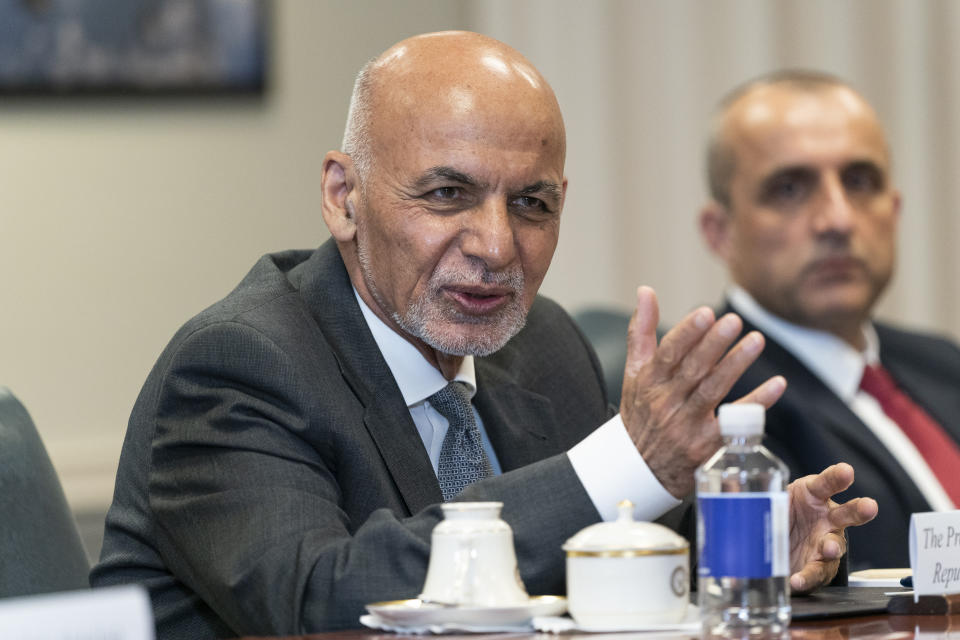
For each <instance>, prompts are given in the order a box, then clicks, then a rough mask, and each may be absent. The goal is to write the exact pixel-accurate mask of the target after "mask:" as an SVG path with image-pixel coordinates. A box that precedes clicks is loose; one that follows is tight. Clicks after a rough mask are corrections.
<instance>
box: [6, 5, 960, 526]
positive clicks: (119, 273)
mask: <svg viewBox="0 0 960 640" xmlns="http://www.w3.org/2000/svg"><path fill="white" fill-rule="evenodd" d="M118 1H119V0H118ZM275 9H276V11H275V29H274V32H275V34H274V35H275V38H274V41H275V52H274V53H275V57H274V60H273V76H272V83H273V86H272V87H271V90H270V92H269V94H268V96H267V97H266V99H265V100H263V101H261V102H256V101H254V102H249V101H248V102H231V101H226V100H210V99H202V100H180V101H169V100H159V101H150V100H138V101H107V100H97V101H90V100H85V101H75V100H67V99H63V100H53V101H43V100H33V101H29V102H24V101H22V100H13V99H0V273H2V274H3V277H2V278H0V304H2V306H0V384H5V385H7V386H10V387H11V388H12V389H13V390H14V392H15V393H16V394H17V395H18V396H19V397H20V398H21V399H22V400H23V401H24V403H25V404H26V405H27V407H28V408H29V409H30V410H31V412H32V413H33V416H34V419H35V420H36V422H37V423H38V424H39V426H40V428H41V431H42V434H43V436H44V438H45V440H46V443H47V445H48V447H49V449H50V451H51V454H52V457H53V459H54V463H55V465H56V466H57V468H58V470H59V471H60V473H61V476H62V477H63V480H64V484H65V486H66V489H67V493H68V497H69V499H70V500H71V502H72V503H73V505H74V506H75V508H80V509H83V508H102V506H104V505H105V504H106V502H107V501H108V500H109V497H110V494H111V492H112V483H113V474H114V471H115V468H116V460H117V456H118V454H119V448H120V443H121V439H122V436H123V433H124V430H125V427H126V421H127V417H128V415H129V412H130V408H131V407H132V405H133V402H134V400H135V398H136V395H137V393H138V391H139V389H140V386H141V384H142V383H143V381H144V379H145V377H146V375H147V372H148V371H149V368H150V367H151V366H152V364H153V362H154V361H155V359H156V357H157V355H158V354H159V352H160V350H161V349H162V348H163V346H164V344H166V342H167V340H168V339H169V338H170V336H171V335H172V334H173V332H174V331H175V330H176V328H177V327H178V326H179V325H180V324H181V323H182V322H183V321H184V320H186V319H187V318H188V317H190V316H191V315H193V314H194V313H196V312H197V311H199V310H200V309H202V308H203V307H205V306H207V305H208V304H210V303H212V302H213V301H215V300H216V299H218V298H220V297H221V296H223V295H224V294H226V293H227V292H228V291H229V290H230V289H231V288H232V287H233V286H234V285H235V284H236V283H237V282H238V281H239V279H240V278H241V277H242V276H243V274H244V273H245V272H246V270H247V269H248V268H249V267H250V266H251V265H252V264H253V262H254V261H255V260H256V258H257V257H258V256H259V255H261V254H262V253H264V252H267V251H273V250H278V249H284V248H290V247H310V246H316V245H318V244H319V243H320V242H322V241H323V240H324V239H325V238H326V237H327V233H326V231H325V229H324V226H323V222H322V220H321V217H320V212H319V202H320V194H319V179H318V178H319V176H318V171H319V166H320V161H321V158H322V157H323V154H324V152H325V151H326V150H328V149H329V148H333V147H336V146H338V145H339V138H340V134H341V130H342V126H343V119H344V117H345V112H346V107H347V103H348V99H349V93H350V88H351V85H352V79H353V75H354V73H355V72H356V70H357V69H358V68H359V67H360V65H361V64H362V63H363V62H364V61H365V60H367V59H368V58H370V57H372V56H374V55H376V54H377V53H379V52H380V51H382V50H383V49H384V48H386V47H387V46H389V45H390V44H392V43H393V42H395V41H397V40H399V39H401V38H403V37H405V36H407V35H411V34H413V33H418V32H422V31H430V30H435V29H441V28H456V27H464V26H469V27H470V28H473V29H475V30H478V31H482V32H485V33H489V34H490V35H493V36H495V37H499V38H501V39H503V40H505V41H506V42H508V43H510V44H512V45H513V46H515V47H517V48H518V49H519V50H521V51H522V52H524V53H525V54H526V55H527V56H528V57H529V58H530V59H531V60H532V61H533V62H534V63H535V64H536V65H537V66H538V67H540V69H541V70H542V71H543V73H544V75H545V76H546V77H547V78H548V80H550V81H551V83H552V84H553V85H554V88H555V89H556V92H557V95H558V97H559V100H560V104H561V108H562V109H563V111H564V115H565V118H566V121H567V132H568V136H569V145H568V158H567V173H568V175H569V177H570V192H569V198H568V201H567V206H566V210H565V212H564V221H563V226H562V231H561V244H560V247H559V250H558V254H557V256H556V258H555V259H554V264H553V266H552V268H551V272H550V274H549V275H548V278H547V281H546V282H545V285H544V291H545V292H546V293H548V294H549V295H551V296H553V297H555V298H556V299H558V300H559V301H560V302H561V303H562V304H564V305H565V306H567V307H568V308H569V309H576V308H578V307H581V306H583V305H592V304H603V305H614V306H620V307H624V308H627V307H629V305H630V304H631V302H632V295H633V290H634V288H635V287H636V285H637V284H640V283H647V284H651V285H653V286H655V287H656V288H657V289H658V291H659V293H660V295H661V302H662V305H661V308H662V310H663V317H664V320H665V322H667V323H670V322H672V321H675V320H676V319H678V318H679V317H680V315H681V314H682V313H683V312H684V311H686V310H687V309H689V308H691V307H692V306H694V305H697V304H703V303H708V304H709V303H715V302H718V301H719V299H720V291H721V289H722V286H723V283H724V280H725V279H724V276H723V273H722V268H721V267H720V265H719V264H717V263H716V262H715V261H714V260H713V259H711V258H710V257H709V256H708V255H707V252H706V250H705V249H704V247H703V244H702V243H701V241H700V239H699V237H698V236H697V233H696V230H695V228H694V219H695V213H696V210H697V207H698V206H699V205H700V203H701V202H702V201H703V198H704V189H703V186H702V178H701V158H700V154H701V145H702V138H703V131H704V124H705V121H706V118H707V115H708V114H709V112H710V110H711V108H712V106H713V104H714V103H715V101H716V100H717V99H718V98H719V97H720V95H721V94H722V93H723V92H725V91H727V90H728V89H729V88H730V87H732V86H733V85H734V84H736V83H739V82H741V81H743V80H745V79H746V78H748V77H750V76H753V75H755V74H757V73H760V72H763V71H766V70H769V69H772V68H776V67H781V66H812V67H816V68H821V69H824V70H827V71H833V72H835V73H839V74H840V75H841V76H844V77H846V78H848V79H850V80H852V81H853V82H854V83H855V84H856V85H858V86H859V87H860V88H861V89H862V90H863V92H864V93H865V94H866V96H867V97H868V99H870V100H871V101H873V102H874V103H875V104H876V106H877V107H878V109H879V111H880V113H881V116H882V117H883V118H884V119H885V120H886V122H887V124H888V126H889V131H890V138H891V142H892V146H893V149H894V155H895V172H896V178H897V181H898V182H899V183H900V185H901V186H902V188H903V190H904V193H905V211H904V216H903V222H902V233H901V243H900V248H901V259H900V272H899V276H898V278H897V280H896V282H895V285H894V287H893V289H892V290H891V292H890V294H889V295H888V296H887V299H886V300H885V302H884V304H883V313H884V314H885V315H886V316H888V317H892V318H895V319H897V320H900V321H902V322H906V323H910V324H915V325H920V326H923V327H928V328H934V329H939V330H942V331H946V332H950V333H953V334H954V335H957V334H958V333H960V296H957V295H956V285H955V284H954V283H955V282H956V281H957V280H958V279H960V254H958V253H957V252H956V251H955V249H954V247H955V246H956V245H957V244H958V241H960V222H958V219H957V216H956V215H955V214H954V207H955V206H956V203H957V202H960V180H957V179H956V176H957V174H958V167H960V145H958V144H957V141H958V140H960V138H958V134H960V74H958V73H957V71H956V68H955V67H956V64H955V63H956V60H958V59H960V44H957V38H956V34H958V33H960V2H947V1H939V0H925V1H914V0H777V1H773V0H593V1H590V2H583V1H582V0H463V1H450V0H282V1H281V2H276V4H275Z"/></svg>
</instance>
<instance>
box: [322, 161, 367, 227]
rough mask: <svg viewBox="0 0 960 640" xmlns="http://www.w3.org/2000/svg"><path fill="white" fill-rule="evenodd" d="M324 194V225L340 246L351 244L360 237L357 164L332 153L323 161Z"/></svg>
mask: <svg viewBox="0 0 960 640" xmlns="http://www.w3.org/2000/svg"><path fill="white" fill-rule="evenodd" d="M320 192H321V194H322V196H323V203H322V205H321V208H322V209H323V221H324V222H326V223H327V228H328V229H330V234H331V235H332V236H333V237H334V238H335V239H336V241H337V242H351V241H353V239H354V236H356V234H357V218H356V215H355V214H354V211H355V207H356V204H355V202H356V199H357V196H358V195H359V189H357V174H356V171H355V170H354V168H353V160H352V159H351V158H350V156H348V155H347V154H345V153H341V152H339V151H328V152H327V155H326V156H324V158H323V168H322V171H321V176H320Z"/></svg>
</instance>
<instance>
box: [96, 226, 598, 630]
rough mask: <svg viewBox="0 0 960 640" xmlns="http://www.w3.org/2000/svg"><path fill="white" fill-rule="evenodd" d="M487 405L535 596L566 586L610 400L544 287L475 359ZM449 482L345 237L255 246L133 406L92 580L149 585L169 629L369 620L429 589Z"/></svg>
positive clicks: (498, 482) (481, 494)
mask: <svg viewBox="0 0 960 640" xmlns="http://www.w3.org/2000/svg"><path fill="white" fill-rule="evenodd" d="M476 372H477V380H478V387H479V390H478V394H477V396H476V397H475V399H474V403H475V406H476V407H477V410H478V411H479V412H480V414H481V415H482V416H483V420H484V425H485V427H486V430H487V432H488V434H489V437H490V440H491V442H492V444H493V446H494V449H495V450H496V453H497V457H498V458H499V461H500V464H501V465H502V467H503V470H504V473H503V475H500V476H497V477H494V478H490V479H488V480H484V481H482V482H479V483H477V484H475V485H473V486H472V487H470V488H468V489H467V490H466V491H465V492H464V493H463V494H461V499H464V500H502V501H503V502H504V503H505V506H504V509H503V513H502V517H503V518H504V520H506V522H507V523H509V524H510V525H511V526H512V527H513V531H514V536H515V544H516V550H517V555H518V558H519V565H520V573H521V576H522V578H523V580H524V582H525V584H526V586H527V589H528V591H529V592H530V593H533V594H545V593H562V592H563V591H564V584H563V581H564V566H563V565H564V559H563V552H562V551H561V548H560V547H561V544H562V543H563V542H564V540H566V539H567V538H568V537H570V536H571V535H573V534H574V533H576V532H577V531H578V530H580V529H581V528H582V527H584V526H586V525H588V524H591V523H593V522H596V521H598V519H599V515H598V514H597V511H596V509H595V508H594V506H593V504H592V503H591V501H590V499H589V497H588V496H587V494H586V492H585V491H584V489H583V487H582V485H581V484H580V482H579V480H578V479H577V477H576V474H575V473H574V471H573V468H572V466H571V465H570V462H569V460H568V458H567V456H566V454H565V453H564V452H565V451H566V450H567V449H569V448H570V447H571V446H572V445H574V444H575V443H576V442H578V441H579V440H581V439H582V438H583V437H584V436H586V435H587V434H588V433H590V432H591V431H592V430H593V429H594V428H596V427H597V426H598V425H600V424H602V423H603V422H604V421H605V420H606V419H607V418H608V417H609V416H610V415H611V410H610V408H609V406H608V403H607V398H606V395H605V392H604V387H603V381H602V376H601V373H600V370H599V366H598V364H597V361H596V358H595V356H594V355H593V352H592V351H591V349H590V348H589V347H588V345H587V344H586V342H585V340H584V338H583V336H582V335H581V333H580V332H579V330H578V329H577V328H576V327H575V326H574V324H573V323H572V322H571V320H570V318H569V317H568V316H567V315H566V314H565V313H564V312H563V311H562V310H561V309H560V308H559V307H558V306H557V305H555V304H554V303H552V302H550V301H549V300H546V299H544V298H538V299H537V300H536V302H535V303H534V305H533V307H532V309H531V311H530V314H529V317H528V324H527V326H526V328H524V329H523V330H522V331H521V332H520V333H519V334H518V335H517V336H516V337H514V338H513V339H512V340H511V341H510V342H509V343H508V344H507V345H506V346H505V347H504V348H503V349H502V350H501V351H499V352H498V353H496V354H495V355H493V356H491V357H488V358H478V359H477V361H476ZM440 502H441V494H440V489H439V486H438V484H437V479H436V477H435V475H434V472H433V469H432V466H431V464H430V460H429V458H428V456H427V453H426V451H425V448H424V446H423V443H422V441H421V439H420V437H419V435H418V434H417V431H416V428H415V427H414V424H413V421H412V419H411V418H410V414H409V411H408V409H407V407H406V405H405V404H404V402H403V399H402V397H401V394H400V391H399V388H398V387H397V385H396V382H395V381H394V379H393V377H392V376H391V373H390V370H389V369H388V368H387V365H386V363H385V362H384V360H383V357H382V356H381V354H380V351H379V350H378V349H377V346H376V344H375V342H374V340H373V337H372V336H371V334H370V332H369V330H368V328H367V325H366V324H365V322H364V320H363V317H362V315H361V312H360V309H359V307H358V306H357V303H356V300H355V298H354V294H353V291H352V289H351V287H350V281H349V278H348V276H347V273H346V270H345V269H344V266H343V263H342V261H341V259H340V256H339V254H338V253H337V249H336V246H335V245H334V244H333V243H332V242H328V243H326V244H324V245H323V246H321V247H320V248H319V249H318V250H316V251H314V252H307V251H290V252H284V253H278V254H274V255H268V256H265V257H264V258H262V259H261V260H260V261H259V262H258V263H257V264H256V266H254V268H253V269H252V270H251V271H250V273H249V274H248V275H247V277H246V278H245V279H244V280H243V282H242V283H241V284H240V285H239V286H238V287H237V288H236V289H235V290H234V291H233V292H232V293H230V295H228V296H227V297H226V298H225V299H224V300H222V301H220V302H218V303H217V304H215V305H214V306H212V307H211V308H209V309H207V310H206V311H204V312H203V313H201V314H200V315H198V316H197V317H195V318H193V319H192V320H190V321H189V322H188V323H187V324H186V325H185V326H184V327H183V328H182V329H181V330H180V331H179V332H178V333H177V334H176V336H175V337H174V338H173V340H172V341H171V343H170V344H169V346H168V347H167V348H166V350H165V351H164V352H163V354H162V355H161V357H160V359H159V361H158V362H157V364H156V365H155V367H154V369H153V371H152V372H151V373H150V376H149V377H148V379H147V381H146V384H145V386H144V388H143V390H142V392H141V393H140V396H139V398H138V400H137V402H136V405H135V406H134V409H133V413H132V415H131V418H130V423H129V427H128V430H127V435H126V439H125V442H124V446H123V452H122V455H121V459H120V466H119V469H118V472H117V483H116V488H115V494H114V500H113V505H112V506H111V508H110V511H109V514H108V516H107V523H106V534H105V540H104V545H103V552H102V555H101V559H100V563H99V565H98V566H97V567H95V569H94V570H93V572H92V574H91V582H92V583H93V584H94V585H108V584H118V583H126V582H141V583H145V584H146V585H147V586H148V587H149V588H150V592H151V597H152V599H153V605H154V611H155V614H156V616H157V621H158V631H159V636H158V637H159V638H191V639H195V638H206V637H226V636H232V635H234V634H241V635H245V634H249V635H274V634H277V635H285V634H295V633H302V632H309V631H318V630H323V629H336V628H344V627H355V626H359V624H358V617H359V616H360V615H361V614H362V613H363V612H364V608H363V607H364V604H365V603H369V602H372V601H378V600H390V599H397V598H409V597H415V596H416V595H417V593H418V592H419V590H420V588H421V587H422V585H423V580H424V577H425V573H426V566H427V559H428V554H429V540H430V533H431V530H432V529H433V526H434V525H435V524H436V523H437V522H438V520H439V519H440V517H441V514H440V509H439V507H438V506H437V505H438V503H440Z"/></svg>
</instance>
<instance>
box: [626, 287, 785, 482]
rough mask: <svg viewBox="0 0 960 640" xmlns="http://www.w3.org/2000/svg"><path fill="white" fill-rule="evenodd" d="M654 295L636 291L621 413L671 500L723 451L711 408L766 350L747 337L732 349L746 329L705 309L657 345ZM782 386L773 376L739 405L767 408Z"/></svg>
mask: <svg viewBox="0 0 960 640" xmlns="http://www.w3.org/2000/svg"><path fill="white" fill-rule="evenodd" d="M658 322H659V310H658V307H657V298H656V294H654V292H653V289H650V288H649V287H640V288H639V289H638V290H637V308H636V311H635V312H634V314H633V317H632V318H631V319H630V327H629V329H628V332H627V364H626V368H625V370H624V378H623V393H622V397H621V401H620V414H621V417H622V418H623V423H624V425H625V426H626V428H627V432H628V433H629V434H630V438H631V439H632V440H633V443H634V444H635V445H636V447H637V450H638V451H639V452H640V455H641V456H643V459H644V461H645V462H646V463H647V466H648V467H649V468H650V471H651V472H652V473H653V474H654V475H655V476H656V478H657V480H658V481H659V482H660V484H661V485H663V487H664V488H665V489H666V490H667V491H669V492H670V493H671V494H672V495H673V496H675V497H677V498H681V497H683V496H685V495H687V494H689V493H690V492H691V491H692V490H693V473H694V471H695V470H696V468H697V467H698V466H699V465H700V464H702V463H703V462H704V461H705V460H706V459H707V458H708V457H710V456H711V455H712V454H713V453H714V452H715V451H716V450H717V449H718V448H719V447H720V445H721V443H722V441H721V438H720V430H719V427H718V426H717V420H716V417H715V414H714V412H715V410H716V408H717V405H718V404H720V402H721V400H723V398H724V396H725V395H726V394H727V392H729V391H730V388H731V387H732V386H733V384H734V382H736V380H737V378H739V377H740V376H741V375H742V374H743V372H744V371H745V370H746V369H747V367H749V366H750V364H751V363H753V361H754V360H755V359H756V358H757V356H758V355H759V354H760V351H761V350H762V349H763V336H761V335H760V334H759V333H758V332H755V331H754V332H751V333H749V334H747V335H746V336H744V337H743V338H742V339H741V340H740V341H739V342H737V344H736V345H734V346H733V347H732V348H730V345H731V344H733V341H734V340H735V339H736V337H737V336H738V335H739V334H740V331H741V328H742V326H743V324H742V322H741V321H740V318H739V317H737V316H736V315H735V314H732V313H731V314H727V315H725V316H723V317H722V318H720V319H719V320H717V319H715V318H714V315H713V312H712V311H711V310H710V309H709V308H707V307H701V308H699V309H696V310H694V311H693V312H691V313H690V314H689V315H687V317H685V318H684V319H683V320H682V321H681V322H680V323H679V324H678V325H677V326H676V327H674V328H673V329H671V330H670V331H669V332H668V333H667V334H666V335H665V336H664V337H663V339H662V340H661V341H660V344H659V345H658V344H657V336H656V329H657V323H658ZM785 388H786V381H785V380H784V379H783V378H782V377H780V376H775V377H773V378H771V379H770V380H767V381H766V382H764V383H763V384H761V385H760V386H759V387H757V388H756V389H754V390H753V391H752V392H750V393H749V394H747V396H745V397H744V398H742V399H741V401H743V402H758V403H760V404H762V405H764V406H765V407H769V406H770V405H772V404H773V403H774V402H776V401H777V399H778V398H779V397H780V396H781V394H782V393H783V391H784V389H785Z"/></svg>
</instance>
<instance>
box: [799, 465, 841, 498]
mask: <svg viewBox="0 0 960 640" xmlns="http://www.w3.org/2000/svg"><path fill="white" fill-rule="evenodd" d="M798 482H803V483H804V487H805V488H806V490H807V491H808V492H809V493H810V495H812V496H813V497H814V498H817V499H818V500H824V501H826V500H829V499H830V497H831V496H833V495H835V494H837V493H840V492H841V491H844V490H846V489H848V488H849V487H850V485H852V484H853V467H851V466H850V465H849V464H847V463H846V462H838V463H837V464H834V465H830V466H829V467H827V468H826V469H824V470H823V471H821V472H820V473H818V474H817V475H813V476H806V477H804V478H800V479H799V480H798Z"/></svg>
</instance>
